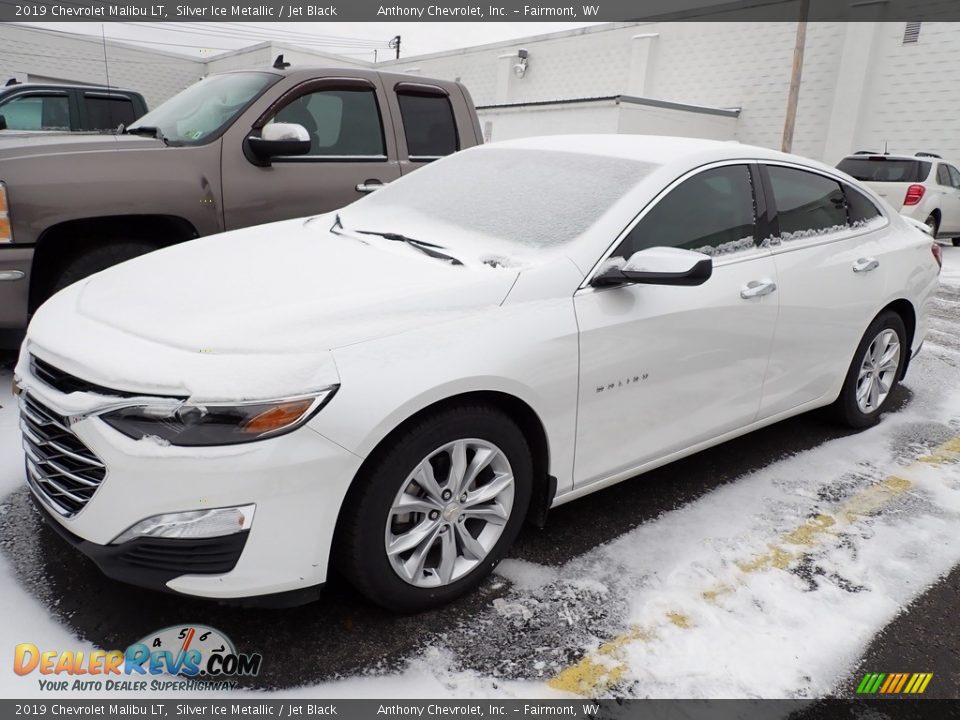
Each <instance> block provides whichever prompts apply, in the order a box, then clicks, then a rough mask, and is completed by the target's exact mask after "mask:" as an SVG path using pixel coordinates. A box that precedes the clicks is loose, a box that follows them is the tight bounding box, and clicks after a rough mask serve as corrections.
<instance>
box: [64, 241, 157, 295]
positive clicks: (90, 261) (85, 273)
mask: <svg viewBox="0 0 960 720" xmlns="http://www.w3.org/2000/svg"><path fill="white" fill-rule="evenodd" d="M156 249H157V246H156V245H154V244H153V243H148V242H144V241H131V242H121V243H110V244H108V245H100V246H98V247H95V248H92V249H90V250H86V251H84V252H83V253H82V254H80V255H78V256H77V257H75V258H73V259H72V260H70V261H68V262H67V263H66V264H65V265H64V266H63V267H62V268H61V269H60V272H59V273H58V274H57V276H56V279H55V280H54V282H53V287H52V288H51V290H50V294H51V295H52V294H54V293H56V292H59V291H60V290H63V289H64V288H65V287H67V286H69V285H73V283H75V282H79V281H80V280H83V279H84V278H86V277H89V276H90V275H93V274H94V273H98V272H100V271H101V270H106V269H107V268H108V267H113V266H114V265H119V264H120V263H122V262H125V261H127V260H132V259H133V258H135V257H139V256H140V255H145V254H146V253H148V252H152V251H154V250H156Z"/></svg>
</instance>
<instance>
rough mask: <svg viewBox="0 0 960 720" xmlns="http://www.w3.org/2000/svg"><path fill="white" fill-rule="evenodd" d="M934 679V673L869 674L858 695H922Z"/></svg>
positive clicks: (864, 679) (861, 683) (863, 680)
mask: <svg viewBox="0 0 960 720" xmlns="http://www.w3.org/2000/svg"><path fill="white" fill-rule="evenodd" d="M932 679H933V673H867V674H866V675H864V676H863V679H862V680H861V681H860V684H859V685H857V694H858V695H876V694H877V693H879V694H881V695H897V694H900V693H903V694H905V695H920V694H922V693H923V692H924V691H926V689H927V685H929V684H930V681H931V680H932Z"/></svg>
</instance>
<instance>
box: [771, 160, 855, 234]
mask: <svg viewBox="0 0 960 720" xmlns="http://www.w3.org/2000/svg"><path fill="white" fill-rule="evenodd" d="M767 171H768V172H769V173H770V184H771V185H772V186H773V197H774V200H775V201H776V204H777V218H778V219H779V220H780V236H781V238H782V239H784V240H791V239H796V238H799V237H805V236H808V235H819V234H822V233H825V232H829V231H830V230H834V229H837V227H838V226H844V225H846V224H847V209H846V201H845V199H844V196H843V191H842V190H841V189H840V183H838V182H837V181H836V180H831V179H830V178H826V177H824V176H822V175H816V174H814V173H809V172H805V171H803V170H794V169H792V168H786V167H779V166H776V165H770V166H768V167H767Z"/></svg>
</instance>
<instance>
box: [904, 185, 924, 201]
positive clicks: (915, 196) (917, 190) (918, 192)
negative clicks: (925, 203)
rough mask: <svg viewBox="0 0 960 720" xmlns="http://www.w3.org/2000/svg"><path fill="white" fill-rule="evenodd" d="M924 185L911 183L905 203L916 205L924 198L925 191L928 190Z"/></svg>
mask: <svg viewBox="0 0 960 720" xmlns="http://www.w3.org/2000/svg"><path fill="white" fill-rule="evenodd" d="M926 190H927V189H926V188H925V187H924V186H923V185H911V186H910V187H908V188H907V196H906V197H905V198H904V199H903V204H904V205H916V204H917V203H918V202H920V201H921V200H922V199H923V193H925V192H926Z"/></svg>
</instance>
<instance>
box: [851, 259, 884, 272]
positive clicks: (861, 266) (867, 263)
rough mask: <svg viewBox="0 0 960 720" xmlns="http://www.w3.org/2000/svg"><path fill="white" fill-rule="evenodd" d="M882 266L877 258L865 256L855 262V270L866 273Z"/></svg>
mask: <svg viewBox="0 0 960 720" xmlns="http://www.w3.org/2000/svg"><path fill="white" fill-rule="evenodd" d="M878 267H880V261H879V260H877V259H876V258H871V257H865V258H860V259H859V260H857V261H856V262H855V263H854V264H853V271H854V272H855V273H865V272H870V271H871V270H876V269H877V268H878Z"/></svg>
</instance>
